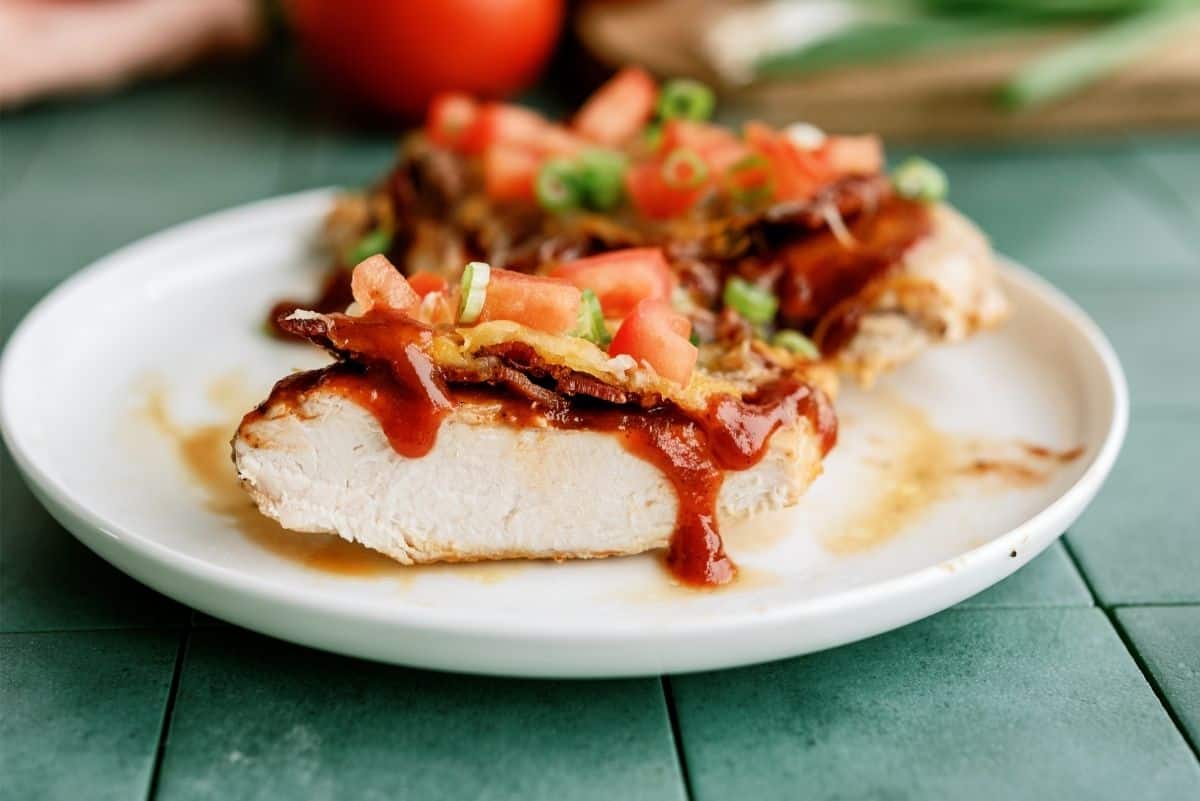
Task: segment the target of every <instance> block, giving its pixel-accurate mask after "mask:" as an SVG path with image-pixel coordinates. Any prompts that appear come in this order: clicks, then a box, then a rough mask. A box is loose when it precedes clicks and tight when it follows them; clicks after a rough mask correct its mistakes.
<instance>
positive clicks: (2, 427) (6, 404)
mask: <svg viewBox="0 0 1200 801" xmlns="http://www.w3.org/2000/svg"><path fill="white" fill-rule="evenodd" d="M336 191H340V190H338V189H336V188H332V187H325V188H321V189H314V190H307V191H304V192H298V193H292V194H287V195H281V196H276V197H271V198H267V199H263V200H259V201H255V202H252V203H248V204H243V205H239V206H234V207H231V208H227V209H223V210H221V211H218V212H214V213H211V214H207V215H204V216H201V217H198V218H195V219H193V220H190V221H188V222H184V223H181V224H178V225H174V226H171V227H169V228H166V229H163V230H162V231H159V232H157V233H154V234H151V235H150V236H147V237H144V238H141V239H138V240H136V241H134V242H132V243H130V244H127V245H125V246H124V247H121V248H119V249H118V250H116V251H114V252H112V253H110V254H108V255H106V256H104V257H102V258H100V259H98V260H96V261H94V262H92V263H90V264H89V265H88V266H86V267H84V268H82V269H80V270H79V271H78V272H76V273H75V274H73V275H72V276H70V277H68V278H67V279H65V280H64V281H62V282H60V283H59V284H58V285H57V286H55V287H54V288H53V289H52V290H50V292H48V293H47V294H46V295H45V297H43V298H42V299H41V300H39V301H38V302H37V303H36V304H35V305H34V306H33V308H32V309H30V310H29V311H28V312H27V313H26V315H25V316H24V318H23V319H22V320H21V322H20V323H19V324H18V325H17V327H16V328H15V329H14V330H13V332H12V334H11V335H10V337H9V339H8V342H7V343H6V345H5V348H4V352H3V354H2V355H0V436H2V438H3V440H4V442H5V444H6V445H7V447H8V449H9V452H10V453H11V454H12V457H13V460H14V462H15V463H16V465H17V467H18V469H19V470H20V472H21V473H22V475H23V476H24V478H25V480H26V481H27V483H28V484H29V486H30V488H31V489H32V490H33V492H34V494H35V495H36V496H37V497H38V498H39V500H40V501H41V502H42V503H43V505H45V506H46V508H47V510H48V511H49V512H50V513H51V514H52V515H53V516H54V517H55V518H56V519H58V521H59V522H60V523H62V524H63V525H64V527H65V528H67V529H68V530H69V531H71V533H72V534H73V535H74V536H75V537H76V539H78V540H79V541H80V542H82V543H83V544H84V545H86V546H87V547H89V548H90V549H91V550H93V551H96V552H97V553H98V554H99V555H100V556H101V557H102V558H104V559H105V560H106V561H109V562H110V563H113V564H116V562H117V561H120V562H121V564H116V566H117V567H118V568H119V569H121V570H122V571H123V572H126V573H127V574H129V575H131V576H132V577H133V578H135V579H136V580H138V581H139V582H142V583H144V584H147V585H149V586H151V587H153V588H155V589H157V590H159V591H160V592H163V593H164V594H166V595H168V596H171V597H175V598H178V599H180V600H183V601H184V602H185V603H187V604H189V605H191V606H193V607H196V608H199V609H202V610H205V611H209V610H211V608H212V605H211V604H209V603H205V602H204V601H203V600H197V594H196V593H192V592H189V591H183V590H180V588H179V586H178V585H179V584H180V582H173V581H172V579H174V578H183V579H186V580H188V581H198V582H200V583H201V584H202V585H207V586H208V588H209V589H210V590H218V589H219V590H223V591H232V592H235V593H238V594H240V595H241V596H242V597H243V598H244V600H246V601H249V602H251V604H253V602H263V601H265V602H268V603H270V604H282V605H283V606H285V607H290V608H294V609H297V610H299V611H302V612H312V613H317V614H320V615H323V616H332V617H330V619H340V620H354V621H362V620H365V621H369V622H370V623H371V624H373V625H380V624H382V625H384V626H387V627H388V628H391V629H394V630H396V631H398V632H399V631H412V632H424V633H427V634H434V635H439V636H448V637H457V638H487V639H494V638H497V637H500V638H504V639H506V640H512V641H519V642H524V643H543V644H549V643H553V642H561V641H562V640H563V639H564V638H569V639H570V640H571V641H577V640H579V639H580V638H582V639H584V640H586V641H587V642H588V643H589V644H595V645H600V646H605V645H638V644H641V645H645V644H647V642H648V641H651V642H654V643H655V644H656V645H658V646H669V645H670V643H671V642H672V641H674V640H676V639H680V638H682V639H689V638H693V637H696V636H701V637H702V638H710V637H716V636H720V635H722V634H730V633H733V632H736V633H738V634H739V635H745V634H747V633H750V634H752V633H753V632H754V631H755V630H762V631H764V632H765V631H767V630H769V629H786V628H787V627H789V626H793V625H795V624H797V623H802V622H804V621H806V620H813V619H815V618H821V617H826V616H831V615H838V614H844V613H847V612H850V611H853V610H855V609H863V608H869V607H873V606H876V605H878V604H880V603H881V602H886V601H887V600H888V599H889V598H917V597H920V596H921V595H922V593H929V596H930V597H937V595H938V593H937V592H935V591H934V590H936V589H937V587H938V586H939V585H941V584H944V583H945V581H946V579H945V576H946V572H947V571H946V568H945V563H940V564H934V565H929V566H927V567H923V568H919V569H917V570H913V571H910V572H908V573H904V574H902V575H899V576H893V577H891V578H887V579H884V580H882V581H876V582H872V583H870V584H866V585H863V586H860V587H856V588H852V589H847V590H841V591H838V592H834V593H830V594H827V595H822V596H818V597H816V598H811V599H806V600H804V601H797V602H791V603H784V604H778V605H774V606H773V607H771V608H770V609H768V610H766V611H755V610H743V611H736V612H724V613H722V612H718V613H717V614H716V615H714V616H712V617H708V618H694V619H688V620H683V621H674V622H669V623H664V622H663V621H662V620H661V619H654V620H651V621H642V622H637V621H633V622H630V621H626V620H622V621H619V622H616V624H614V621H611V620H604V621H600V620H592V621H589V623H588V624H587V626H586V630H585V632H584V633H581V631H580V629H579V628H578V627H577V626H574V627H573V626H572V625H571V624H570V623H569V622H566V621H547V620H544V619H540V618H537V617H533V618H528V617H526V618H522V619H520V620H511V621H507V622H503V621H497V620H495V619H487V620H480V619H479V618H477V617H472V616H470V615H469V614H467V613H465V612H461V611H457V610H452V611H446V610H441V609H436V608H433V609H431V608H428V607H416V606H405V605H402V606H385V605H372V604H369V603H366V602H365V601H364V600H362V599H345V598H330V597H328V596H311V595H308V596H306V595H305V593H304V592H303V590H302V589H300V588H297V587H295V586H292V585H289V584H286V583H281V582H273V581H268V580H266V579H263V578H261V577H259V576H254V575H247V574H245V573H243V572H239V571H236V570H233V569H230V568H228V567H225V566H223V565H220V564H217V563H213V562H209V561H206V560H203V559H198V558H196V557H193V556H190V555H187V554H182V553H180V552H179V551H176V550H174V549H172V548H170V547H168V546H165V545H162V544H161V543H158V542H156V541H155V540H153V539H151V538H149V537H147V536H145V535H144V534H139V533H137V532H136V531H131V530H128V529H126V528H125V527H123V526H121V525H119V524H116V523H114V521H110V520H106V519H105V518H103V517H102V516H101V515H99V514H98V513H95V512H93V511H92V510H91V509H90V508H88V507H86V506H85V505H83V504H82V503H80V502H78V501H77V500H76V499H75V498H74V497H73V494H72V493H71V491H70V488H69V487H68V486H64V484H63V483H62V482H60V481H59V480H58V479H57V478H56V477H55V476H53V475H52V474H51V473H50V472H49V471H48V470H47V469H46V467H45V465H44V462H42V461H40V460H39V456H38V454H37V453H35V452H34V451H33V450H32V449H31V448H30V447H29V443H28V442H25V441H24V440H23V438H22V434H21V432H20V430H19V429H18V426H17V421H16V419H15V418H14V416H13V415H14V414H15V412H14V411H13V409H12V408H10V407H11V406H12V405H13V403H14V401H13V398H14V397H15V392H16V389H15V388H14V387H15V386H16V383H17V382H18V381H19V379H20V376H18V375H17V374H16V370H17V362H18V360H19V357H20V355H21V353H22V352H23V351H24V350H25V349H28V348H30V347H33V344H32V340H33V339H34V337H35V334H36V332H37V329H38V327H39V326H40V325H43V324H45V323H44V322H43V321H45V320H49V319H52V317H53V315H54V313H55V309H56V308H57V307H58V306H59V305H60V304H63V303H65V302H67V300H68V299H69V298H70V297H71V296H73V295H74V294H75V293H77V292H86V291H87V289H88V286H89V284H91V283H92V282H95V281H100V280H103V279H104V278H106V277H108V276H109V275H110V274H112V273H117V272H120V271H121V270H122V269H126V265H127V264H130V263H131V262H135V261H136V260H137V259H138V257H139V256H141V255H142V254H144V253H146V252H153V251H154V250H155V249H157V248H159V247H160V246H162V245H164V244H165V243H175V242H176V240H180V239H182V238H196V237H204V236H206V235H208V234H210V233H213V232H217V231H221V232H225V231H227V230H228V229H229V227H230V226H231V225H236V224H243V225H247V226H250V227H258V226H261V225H263V224H265V223H266V222H267V221H268V220H271V219H274V218H276V217H281V218H284V219H288V218H298V217H300V216H302V215H303V214H305V213H308V214H311V213H313V211H315V210H316V209H318V208H323V204H327V203H328V202H329V201H330V200H331V199H332V197H333V196H334V194H335V192H336ZM308 207H313V208H312V209H309V208H308ZM998 261H999V263H1000V267H1001V272H1002V276H1003V279H1004V280H1010V281H1014V282H1016V283H1018V284H1023V285H1024V288H1026V289H1029V290H1031V291H1032V292H1034V293H1035V294H1037V295H1039V296H1040V297H1041V298H1042V299H1043V300H1044V301H1045V302H1046V303H1047V304H1048V305H1049V306H1051V307H1052V309H1053V310H1054V312H1055V313H1056V314H1057V315H1058V316H1059V317H1060V318H1061V319H1062V320H1063V321H1064V324H1068V325H1069V326H1070V327H1071V328H1072V329H1074V330H1075V332H1076V333H1077V334H1078V335H1079V336H1080V338H1081V341H1082V342H1083V343H1086V344H1087V345H1088V347H1089V349H1090V350H1091V355H1092V356H1094V357H1097V358H1098V360H1099V363H1100V366H1101V367H1102V368H1103V375H1104V378H1105V380H1106V389H1107V390H1108V391H1109V392H1110V394H1111V403H1112V413H1111V417H1110V418H1109V419H1108V420H1107V421H1102V423H1101V424H1102V425H1103V424H1104V422H1106V424H1107V431H1105V433H1104V436H1103V441H1102V444H1101V446H1100V448H1099V449H1098V450H1097V452H1096V454H1095V456H1094V457H1093V458H1092V460H1091V463H1090V464H1089V465H1088V467H1087V468H1086V469H1085V470H1084V472H1083V473H1082V474H1081V475H1080V476H1079V477H1078V479H1077V480H1076V481H1075V482H1073V483H1072V484H1071V486H1070V487H1068V488H1066V489H1065V490H1064V491H1063V492H1062V493H1061V494H1060V495H1059V496H1058V497H1057V498H1055V499H1054V500H1053V501H1052V502H1051V503H1050V504H1049V505H1048V506H1046V507H1045V508H1044V509H1042V510H1041V511H1039V512H1038V513H1037V514H1035V515H1033V516H1032V517H1030V518H1028V519H1027V520H1025V521H1024V522H1022V523H1021V524H1020V525H1018V526H1016V527H1014V528H1012V529H1010V530H1008V531H1007V532H1006V533H1004V534H1002V535H1000V536H999V537H996V538H994V539H992V540H989V541H988V542H986V543H983V544H981V545H979V546H976V547H975V548H972V549H970V550H968V551H965V552H963V553H961V554H959V555H956V556H955V557H953V560H952V561H953V562H954V563H955V564H956V572H959V571H962V572H970V571H973V570H979V569H981V568H983V566H984V565H986V564H987V563H989V562H990V561H991V560H992V559H995V558H1000V557H1003V558H1005V559H1007V558H1008V552H1010V551H1012V550H1013V549H1014V546H1019V547H1020V549H1021V557H1023V558H1020V559H1019V560H1018V559H1013V560H1012V561H1013V562H1014V563H1015V564H1014V565H1013V567H1012V569H1011V570H1008V571H1007V572H1003V571H1002V572H1003V575H1001V576H1000V577H999V578H996V579H994V580H993V579H991V578H990V576H989V577H988V578H987V579H985V580H984V582H983V583H982V585H981V586H978V587H974V588H973V589H971V588H968V589H967V591H966V594H964V595H961V596H959V595H958V594H957V593H952V594H953V595H955V597H954V598H952V599H951V600H949V601H948V602H945V603H941V602H940V601H939V602H938V603H940V605H938V606H937V608H933V609H929V610H926V611H924V612H918V613H917V614H915V615H913V616H911V617H908V618H907V619H906V620H905V622H911V621H912V620H916V619H919V618H921V617H925V616H927V615H928V614H932V613H934V612H936V611H940V609H942V608H945V607H947V606H949V605H951V604H953V603H956V602H957V601H959V600H962V599H964V598H966V597H970V595H973V594H974V593H976V592H979V591H980V590H982V589H983V588H985V587H988V586H991V585H992V584H994V583H996V582H998V581H1000V580H1001V579H1002V578H1004V577H1006V576H1008V575H1010V574H1011V573H1012V572H1015V570H1016V569H1018V568H1019V567H1020V566H1022V565H1023V564H1024V563H1025V562H1026V561H1028V560H1029V559H1031V558H1033V556H1035V555H1036V554H1037V553H1040V552H1041V551H1042V550H1043V549H1044V548H1046V547H1047V546H1048V545H1049V544H1050V543H1052V542H1053V541H1054V540H1055V539H1057V538H1058V537H1059V536H1061V534H1062V532H1063V531H1065V530H1066V528H1067V527H1068V526H1069V525H1070V524H1071V523H1072V522H1073V521H1074V520H1075V519H1076V518H1077V517H1078V516H1079V514H1080V513H1082V511H1083V509H1084V508H1086V506H1087V504H1088V503H1090V501H1091V499H1092V498H1093V497H1094V495H1095V494H1096V492H1098V491H1099V489H1100V487H1101V485H1102V484H1103V483H1104V480H1105V479H1106V478H1107V476H1108V475H1109V473H1110V472H1111V470H1112V467H1113V464H1114V463H1115V462H1116V459H1117V456H1118V455H1119V452H1120V449H1121V447H1122V444H1123V442H1124V439H1125V435H1126V432H1127V429H1128V424H1129V390H1128V385H1127V382H1126V378H1125V374H1124V371H1123V369H1122V367H1121V364H1120V361H1119V359H1118V357H1117V355H1116V352H1115V350H1114V349H1113V347H1112V345H1111V343H1110V342H1109V340H1108V338H1107V337H1106V336H1105V334H1104V333H1103V331H1102V330H1101V329H1100V327H1099V326H1098V325H1097V324H1096V323H1095V322H1094V321H1093V320H1092V319H1091V317H1089V316H1088V315H1087V313H1086V312H1084V311H1083V309H1082V308H1080V307H1079V306H1078V304H1076V303H1075V301H1073V300H1072V299H1071V298H1070V297H1068V296H1067V295H1066V294H1065V293H1063V292H1062V291H1061V290H1059V289H1058V288H1057V287H1055V286H1054V285H1053V284H1051V283H1050V282H1049V281H1047V280H1046V279H1044V278H1042V277H1041V276H1039V275H1037V274H1036V273H1034V272H1032V271H1031V270H1029V269H1027V268H1025V267H1023V266H1021V265H1019V264H1017V263H1015V262H1013V261H1011V260H1009V259H1007V258H1004V257H998ZM64 518H66V519H64ZM1060 524H1061V525H1060ZM113 548H116V549H118V550H127V551H129V552H130V553H129V554H128V555H129V556H130V557H133V558H132V559H116V556H115V553H114V551H113V550H112V549H113ZM133 563H137V564H133ZM960 583H965V584H969V583H970V582H960ZM184 596H187V597H184ZM206 607H208V609H206ZM221 616H222V617H225V618H226V619H231V620H233V622H236V623H238V624H240V625H244V626H247V627H249V628H254V629H258V630H260V631H265V632H267V633H272V634H276V632H275V631H273V630H272V626H270V625H268V624H265V623H264V622H263V621H262V620H259V619H257V618H256V616H255V615H254V614H252V613H251V614H248V615H246V616H241V615H238V616H230V615H228V614H222V615H221ZM894 627H895V625H894V624H887V625H885V626H883V627H882V628H880V629H878V631H883V630H887V629H890V628H894ZM276 628H278V627H276ZM878 631H873V632H872V633H878ZM277 636H279V635H277ZM282 636H284V637H285V638H287V639H293V640H294V639H297V637H296V636H294V634H288V635H282ZM858 638H859V637H853V638H851V639H847V640H844V641H845V642H848V641H851V640H852V639H858ZM306 644H310V645H316V646H318V647H325V648H329V647H330V646H327V645H322V644H321V643H320V642H308V643H306ZM832 644H837V643H832ZM826 647H828V646H826ZM336 650H342V651H343V652H347V653H352V652H353V653H355V654H356V655H359V656H367V657H371V658H382V659H385V660H386V661H398V660H396V659H393V658H391V657H388V656H382V657H381V656H379V655H377V654H372V653H370V652H369V649H368V651H350V650H345V649H342V648H336ZM809 650H812V649H809ZM781 655H786V654H781ZM717 662H718V664H722V665H723V664H728V665H733V664H743V663H744V662H742V661H738V660H736V659H732V660H728V661H721V660H717ZM405 663H407V664H422V663H421V661H420V660H419V659H412V660H405ZM426 666H429V667H450V668H452V669H459V670H463V669H467V670H469V669H471V668H470V667H464V666H462V665H443V664H427V665H426ZM673 669H674V668H673ZM683 669H685V670H686V669H688V668H683ZM503 672H507V673H511V671H503ZM524 675H560V674H558V673H553V672H551V673H544V674H540V673H531V672H526V673H524ZM571 675H644V672H632V673H624V672H621V671H619V670H615V671H614V670H604V671H602V672H599V673H590V674H588V673H579V674H576V673H571Z"/></svg>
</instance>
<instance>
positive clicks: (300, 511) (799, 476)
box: [233, 388, 822, 564]
mask: <svg viewBox="0 0 1200 801" xmlns="http://www.w3.org/2000/svg"><path fill="white" fill-rule="evenodd" d="M233 453H234V460H235V462H236V464H237V470H238V475H239V477H240V479H241V482H242V485H243V487H244V488H245V489H246V491H247V492H248V493H249V494H250V496H251V497H252V498H253V499H254V501H255V503H256V504H257V505H258V508H259V509H260V510H261V511H262V512H263V514H265V515H267V516H268V517H272V518H274V519H275V520H278V521H279V522H280V523H281V524H282V525H283V526H284V527H285V528H287V529H291V530H293V531H311V532H327V533H331V534H337V535H338V536H340V537H342V538H344V539H346V540H350V541H352V542H357V543H360V544H362V545H365V546H367V547H368V548H372V549H374V550H376V551H380V552H381V553H384V554H387V555H388V556H390V557H392V558H393V559H395V560H397V561H398V562H401V563H404V564H420V563H426V562H457V561H474V560H484V559H507V558H514V557H519V558H534V559H539V558H553V559H563V558H568V557H582V558H591V557H603V556H614V555H620V554H634V553H640V552H642V551H647V550H651V549H657V548H665V547H666V546H667V545H668V543H669V541H670V539H671V536H672V533H673V532H674V531H675V529H676V521H677V519H678V518H679V516H680V508H679V507H680V497H679V494H678V493H677V492H676V490H675V488H674V487H673V486H672V484H671V482H670V481H669V480H668V478H667V477H666V475H664V473H663V472H662V471H661V470H660V469H659V468H658V467H656V466H655V465H653V464H651V463H650V462H648V461H646V460H644V459H642V458H639V457H638V456H636V455H634V454H633V453H631V452H630V451H629V450H628V449H626V448H625V447H623V445H622V443H621V440H620V438H619V437H618V436H616V435H614V434H612V433H606V432H602V431H591V430H561V429H556V428H552V427H549V426H539V425H527V426H520V427H517V426H513V425H511V424H510V423H509V422H508V421H507V420H506V419H505V411H504V408H503V404H501V403H499V402H495V403H489V402H487V401H480V402H472V403H460V404H459V405H458V407H457V408H456V409H455V410H454V411H453V412H452V413H451V414H450V415H449V416H448V417H447V418H446V419H444V420H443V421H442V424H441V428H440V431H439V432H438V434H437V440H436V444H435V445H434V446H433V448H432V450H430V451H429V452H428V453H426V454H425V455H423V456H420V457H417V458H408V457H405V456H401V455H400V454H398V453H397V452H396V450H395V449H394V448H393V447H392V445H391V444H390V443H389V441H388V438H387V437H386V436H385V434H384V432H383V429H382V428H381V427H380V424H379V422H378V421H377V420H376V418H375V417H374V416H373V415H372V414H371V413H370V412H368V411H367V410H366V409H364V408H363V407H362V406H360V405H358V404H356V403H355V402H353V401H352V400H349V399H347V398H346V397H344V396H342V395H340V394H338V393H336V392H333V391H330V390H326V389H320V388H318V389H315V390H313V391H311V392H308V393H306V394H305V395H304V396H303V397H302V399H301V400H300V402H299V403H293V402H291V401H287V402H284V401H278V402H277V401H276V400H274V399H273V400H269V401H268V402H267V403H266V405H265V406H264V407H263V409H262V411H261V413H259V414H254V415H251V416H249V417H247V419H246V421H245V422H244V423H243V424H242V426H241V427H240V428H239V429H238V432H237V436H236V438H235V439H234V443H233ZM821 456H822V445H821V438H820V436H818V435H817V434H816V433H815V432H814V430H813V427H812V425H811V423H810V422H809V421H808V420H806V419H804V418H801V419H800V420H798V421H796V422H795V423H794V424H792V425H790V426H788V427H787V428H782V429H779V430H777V431H776V432H775V434H774V436H772V437H771V440H770V445H769V448H768V450H767V452H766V454H765V455H764V456H763V458H762V459H761V460H760V461H759V462H758V463H757V464H756V465H754V466H753V467H751V468H750V469H747V470H740V471H730V472H728V473H727V474H726V475H725V477H724V481H723V482H722V483H721V486H720V494H719V497H718V504H717V508H718V513H719V516H720V518H721V520H722V521H730V520H735V519H738V518H742V517H745V516H747V515H750V514H752V513H755V512H757V511H760V510H764V509H773V508H778V507H781V506H787V505H790V504H793V503H795V502H796V501H797V500H798V499H799V497H800V495H801V494H802V493H803V492H804V490H805V488H806V487H807V486H808V485H809V483H810V482H811V481H812V480H813V479H814V478H815V477H816V476H817V475H818V473H819V472H820V469H821V467H820V466H821Z"/></svg>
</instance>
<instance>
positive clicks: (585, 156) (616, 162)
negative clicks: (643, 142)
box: [579, 150, 626, 211]
mask: <svg viewBox="0 0 1200 801" xmlns="http://www.w3.org/2000/svg"><path fill="white" fill-rule="evenodd" d="M625 166H626V161H625V157H624V156H623V155H621V154H620V153H618V152H616V151H614V150H585V151H584V152H583V153H582V154H581V155H580V156H579V183H580V186H581V188H582V190H583V199H584V202H585V204H586V205H587V207H588V208H590V209H595V210H596V211H609V210H610V209H613V208H616V206H617V205H618V204H619V203H620V202H621V198H622V196H623V195H624V193H625Z"/></svg>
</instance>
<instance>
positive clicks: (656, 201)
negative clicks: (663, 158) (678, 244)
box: [625, 161, 708, 220]
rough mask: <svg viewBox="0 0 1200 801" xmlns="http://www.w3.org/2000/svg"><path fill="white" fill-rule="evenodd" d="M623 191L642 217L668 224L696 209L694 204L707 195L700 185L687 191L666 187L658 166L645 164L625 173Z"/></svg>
mask: <svg viewBox="0 0 1200 801" xmlns="http://www.w3.org/2000/svg"><path fill="white" fill-rule="evenodd" d="M625 191H626V193H627V194H628V195H629V199H630V200H631V201H632V202H633V206H634V208H635V209H637V211H638V213H639V214H641V215H642V216H643V217H647V218H649V219H651V220H669V219H671V218H672V217H678V216H680V215H681V214H684V213H685V212H687V211H688V210H689V209H691V208H692V206H694V205H696V201H698V200H699V199H700V198H701V197H702V196H703V195H704V193H705V192H707V191H708V185H707V184H701V185H700V186H697V187H693V188H691V189H681V188H676V187H673V186H670V185H669V184H668V183H667V182H666V181H664V180H663V176H662V164H661V163H659V162H657V161H647V162H643V163H642V164H635V165H634V166H632V167H630V168H629V169H628V170H626V171H625Z"/></svg>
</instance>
